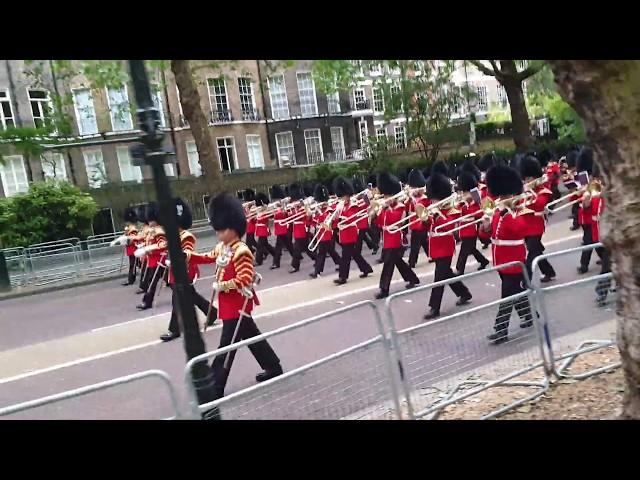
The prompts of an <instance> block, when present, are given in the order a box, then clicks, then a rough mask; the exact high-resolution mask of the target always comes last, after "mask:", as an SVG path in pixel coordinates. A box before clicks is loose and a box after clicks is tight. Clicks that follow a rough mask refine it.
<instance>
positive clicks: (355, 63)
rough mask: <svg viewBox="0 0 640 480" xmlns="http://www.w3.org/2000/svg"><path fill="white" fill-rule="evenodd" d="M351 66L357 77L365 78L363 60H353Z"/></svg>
mask: <svg viewBox="0 0 640 480" xmlns="http://www.w3.org/2000/svg"><path fill="white" fill-rule="evenodd" d="M351 64H352V65H353V66H354V68H355V69H356V75H358V76H359V77H364V72H363V71H362V60H351Z"/></svg>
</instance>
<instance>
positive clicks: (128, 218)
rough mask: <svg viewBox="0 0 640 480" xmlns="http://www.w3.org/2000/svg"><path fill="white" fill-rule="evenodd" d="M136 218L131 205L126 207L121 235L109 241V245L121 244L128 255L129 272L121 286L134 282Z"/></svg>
mask: <svg viewBox="0 0 640 480" xmlns="http://www.w3.org/2000/svg"><path fill="white" fill-rule="evenodd" d="M137 220H138V218H137V215H136V211H135V209H134V208H132V207H127V208H125V210H124V221H125V227H124V232H123V234H122V235H121V236H119V237H118V238H116V239H115V240H113V241H112V242H111V246H112V247H113V246H115V245H122V246H123V247H124V254H125V255H126V256H127V257H129V273H128V275H127V280H126V281H125V282H124V283H123V284H122V285H123V286H125V287H126V286H128V285H133V284H134V283H135V282H136V261H137V259H136V257H135V256H134V252H135V251H136V244H135V239H136V237H137V236H138V226H137V225H136V222H137Z"/></svg>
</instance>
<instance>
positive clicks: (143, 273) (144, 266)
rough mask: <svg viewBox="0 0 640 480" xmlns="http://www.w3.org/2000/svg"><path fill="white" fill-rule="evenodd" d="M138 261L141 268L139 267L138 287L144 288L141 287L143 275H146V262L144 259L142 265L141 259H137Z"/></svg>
mask: <svg viewBox="0 0 640 480" xmlns="http://www.w3.org/2000/svg"><path fill="white" fill-rule="evenodd" d="M138 261H139V262H140V264H141V268H140V283H139V284H138V287H139V288H140V290H144V288H143V285H144V277H145V276H146V275H147V265H148V263H147V262H146V261H145V262H144V265H142V261H141V260H140V259H138Z"/></svg>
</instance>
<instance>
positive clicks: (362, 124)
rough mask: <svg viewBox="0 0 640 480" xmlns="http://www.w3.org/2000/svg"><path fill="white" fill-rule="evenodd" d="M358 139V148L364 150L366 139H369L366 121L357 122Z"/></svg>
mask: <svg viewBox="0 0 640 480" xmlns="http://www.w3.org/2000/svg"><path fill="white" fill-rule="evenodd" d="M362 127H364V128H362ZM363 130H364V132H363ZM363 133H364V135H363ZM358 137H359V138H360V146H361V147H363V148H364V147H365V146H366V143H367V139H368V138H369V125H368V124H367V121H366V120H360V121H359V122H358Z"/></svg>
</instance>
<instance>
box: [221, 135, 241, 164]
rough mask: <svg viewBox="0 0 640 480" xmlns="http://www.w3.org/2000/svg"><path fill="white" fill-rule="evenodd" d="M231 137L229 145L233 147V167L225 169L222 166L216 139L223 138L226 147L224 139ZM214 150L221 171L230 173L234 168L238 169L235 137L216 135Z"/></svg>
mask: <svg viewBox="0 0 640 480" xmlns="http://www.w3.org/2000/svg"><path fill="white" fill-rule="evenodd" d="M228 139H231V147H233V168H232V169H231V170H225V169H224V168H222V158H221V157H220V145H218V140H225V146H224V148H225V149H228V148H229V147H228V145H226V140H228ZM216 152H218V164H219V165H220V171H221V172H229V173H232V172H233V171H234V170H237V169H238V152H237V150H236V139H235V137H233V136H230V135H227V136H224V137H216Z"/></svg>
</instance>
